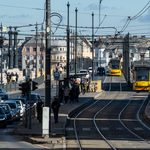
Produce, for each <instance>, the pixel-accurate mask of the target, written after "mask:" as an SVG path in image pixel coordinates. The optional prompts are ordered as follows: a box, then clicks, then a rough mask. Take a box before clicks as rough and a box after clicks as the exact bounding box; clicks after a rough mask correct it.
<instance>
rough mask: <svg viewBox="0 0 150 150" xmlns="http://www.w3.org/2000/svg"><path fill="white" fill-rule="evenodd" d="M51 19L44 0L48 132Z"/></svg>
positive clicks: (47, 1) (48, 7)
mask: <svg viewBox="0 0 150 150" xmlns="http://www.w3.org/2000/svg"><path fill="white" fill-rule="evenodd" d="M50 24H51V20H50V0H46V54H45V56H46V59H45V107H49V132H51V88H50V84H51V73H50V70H51V61H50V58H51V25H50Z"/></svg>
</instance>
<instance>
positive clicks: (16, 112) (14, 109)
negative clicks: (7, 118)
mask: <svg viewBox="0 0 150 150" xmlns="http://www.w3.org/2000/svg"><path fill="white" fill-rule="evenodd" d="M1 104H8V105H9V106H10V108H11V110H12V112H13V119H14V120H15V121H17V120H20V109H19V108H18V106H17V103H16V102H13V101H10V100H6V101H4V102H2V103H1Z"/></svg>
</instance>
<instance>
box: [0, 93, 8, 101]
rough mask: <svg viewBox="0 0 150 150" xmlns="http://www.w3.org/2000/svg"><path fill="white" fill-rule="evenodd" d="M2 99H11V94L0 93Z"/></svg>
mask: <svg viewBox="0 0 150 150" xmlns="http://www.w3.org/2000/svg"><path fill="white" fill-rule="evenodd" d="M0 99H1V100H9V99H10V95H9V94H7V93H0Z"/></svg>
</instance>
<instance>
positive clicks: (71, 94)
mask: <svg viewBox="0 0 150 150" xmlns="http://www.w3.org/2000/svg"><path fill="white" fill-rule="evenodd" d="M69 97H70V103H71V102H72V103H74V97H75V95H74V91H73V87H72V88H71V90H70V93H69Z"/></svg>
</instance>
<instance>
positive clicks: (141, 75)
mask: <svg viewBox="0 0 150 150" xmlns="http://www.w3.org/2000/svg"><path fill="white" fill-rule="evenodd" d="M136 81H149V71H147V70H140V71H136Z"/></svg>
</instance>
